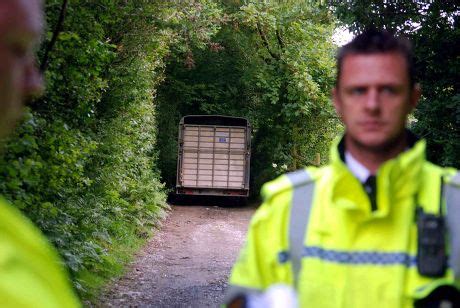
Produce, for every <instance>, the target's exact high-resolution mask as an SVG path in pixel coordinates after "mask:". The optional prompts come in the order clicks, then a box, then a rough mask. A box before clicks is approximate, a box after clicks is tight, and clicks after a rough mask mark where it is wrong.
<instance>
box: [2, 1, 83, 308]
mask: <svg viewBox="0 0 460 308" xmlns="http://www.w3.org/2000/svg"><path fill="white" fill-rule="evenodd" d="M41 5H42V3H41V1H40V0H1V1H0V138H3V137H5V136H7V134H8V133H9V132H10V131H11V129H12V128H13V127H14V125H15V124H16V122H17V120H18V119H19V118H20V116H21V114H22V108H23V102H24V101H25V100H26V99H27V98H28V97H30V96H31V95H36V94H39V93H40V92H41V90H42V78H41V75H40V73H39V71H38V70H37V68H36V65H35V58H34V49H35V47H36V46H37V44H38V42H39V39H40V36H41V34H42V31H43V16H42V8H41ZM78 306H79V302H78V299H77V297H76V295H75V294H74V292H73V290H72V287H71V284H70V281H69V279H68V277H67V273H66V272H65V270H64V269H63V267H62V264H61V262H60V260H59V258H58V255H57V253H56V251H55V250H54V249H53V248H52V247H51V246H50V244H49V243H48V242H47V240H46V239H45V238H44V236H43V235H42V234H41V233H40V231H39V230H38V229H37V228H36V227H35V226H33V225H32V223H30V222H29V221H28V220H27V219H25V218H24V217H23V216H22V215H21V213H20V212H19V211H18V210H17V209H15V208H12V207H11V206H10V205H9V204H7V203H6V202H5V201H4V200H3V199H1V198H0V307H78Z"/></svg>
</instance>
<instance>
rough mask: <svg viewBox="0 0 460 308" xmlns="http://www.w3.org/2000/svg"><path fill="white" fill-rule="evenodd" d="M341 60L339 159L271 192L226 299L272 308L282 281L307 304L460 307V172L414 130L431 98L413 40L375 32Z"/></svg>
mask: <svg viewBox="0 0 460 308" xmlns="http://www.w3.org/2000/svg"><path fill="white" fill-rule="evenodd" d="M337 58H338V59H337V60H338V61H337V62H338V63H337V64H338V73H337V82H336V87H335V88H334V90H333V93H332V96H333V102H334V106H335V109H336V111H337V113H338V114H339V116H340V117H341V119H342V121H343V123H344V125H345V127H346V131H345V134H344V136H343V138H342V139H341V140H338V141H337V142H336V143H335V144H334V145H333V146H332V149H331V157H330V164H329V165H327V166H325V167H322V168H306V169H304V170H300V171H297V172H294V173H290V174H287V175H284V176H281V177H280V178H278V179H276V180H274V181H272V182H269V183H267V184H266V185H265V186H264V187H263V189H262V195H263V197H264V203H263V205H262V206H261V207H260V208H259V209H258V211H257V212H256V214H255V216H254V217H253V219H252V221H251V224H250V229H249V232H248V238H247V242H246V244H245V247H244V248H243V250H242V251H241V253H240V256H239V259H238V260H237V262H236V264H235V266H234V268H233V271H232V274H231V277H230V287H229V290H228V294H227V301H226V303H227V304H228V305H229V306H230V307H242V306H246V307H251V306H253V307H256V306H258V304H259V306H267V305H270V301H263V297H264V295H266V294H268V293H270V292H271V290H272V289H273V288H276V286H277V285H282V286H289V287H292V289H294V290H295V293H296V294H297V303H298V305H299V306H301V307H354V308H359V307H382V308H383V307H414V305H415V306H416V307H441V306H442V307H457V306H458V305H460V298H459V292H458V287H459V282H460V227H459V225H460V224H459V221H460V201H459V200H460V175H459V174H456V172H455V170H454V169H448V168H441V167H439V166H436V165H433V164H431V163H429V162H428V161H426V159H425V141H424V140H418V139H417V137H416V136H414V135H413V134H412V133H411V132H410V131H408V130H407V129H406V128H405V122H406V119H407V116H408V114H409V113H410V112H411V111H412V110H413V108H414V107H415V106H416V104H417V102H418V100H419V97H420V89H419V87H418V85H417V84H416V83H415V81H414V79H413V78H414V77H413V76H414V72H413V70H414V69H413V66H414V64H413V59H412V51H411V46H410V44H409V42H407V41H406V40H404V39H401V38H396V37H394V36H393V35H391V34H389V33H388V32H386V31H376V30H370V31H366V32H364V33H362V34H361V35H359V36H357V37H356V38H355V39H354V40H353V41H352V42H351V43H349V44H347V45H345V46H344V47H342V48H341V50H340V51H339V53H338V57H337ZM277 294H281V293H277ZM261 298H262V300H261ZM291 302H292V301H291ZM260 303H262V304H260Z"/></svg>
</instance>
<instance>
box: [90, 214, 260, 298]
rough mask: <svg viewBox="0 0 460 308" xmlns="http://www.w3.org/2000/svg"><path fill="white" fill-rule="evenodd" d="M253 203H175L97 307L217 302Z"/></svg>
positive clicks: (237, 249) (236, 254)
mask: <svg viewBox="0 0 460 308" xmlns="http://www.w3.org/2000/svg"><path fill="white" fill-rule="evenodd" d="M253 213H254V208H228V207H227V208H221V207H216V206H173V209H172V211H171V213H170V215H169V217H168V218H167V219H166V221H165V223H164V224H163V227H162V229H161V230H160V231H159V232H158V233H157V234H156V235H155V236H154V237H153V239H152V240H151V241H150V242H149V243H148V244H147V245H146V246H145V248H144V249H143V250H142V251H141V252H140V253H139V254H138V256H137V258H136V260H135V261H134V262H133V263H132V264H131V265H130V267H129V269H128V272H127V274H126V275H125V276H124V277H122V278H121V279H119V280H118V281H116V282H114V284H113V285H112V286H111V287H110V289H109V290H108V291H107V292H106V293H105V294H104V295H103V296H102V297H101V298H100V300H99V304H98V305H97V306H100V307H217V306H219V304H221V303H222V299H223V296H224V293H225V289H226V286H227V280H228V275H229V273H230V270H231V267H232V265H233V263H234V261H235V259H236V258H237V256H238V251H239V249H240V247H241V245H242V244H243V241H244V238H245V236H246V232H247V226H248V223H249V220H250V217H251V215H252V214H253Z"/></svg>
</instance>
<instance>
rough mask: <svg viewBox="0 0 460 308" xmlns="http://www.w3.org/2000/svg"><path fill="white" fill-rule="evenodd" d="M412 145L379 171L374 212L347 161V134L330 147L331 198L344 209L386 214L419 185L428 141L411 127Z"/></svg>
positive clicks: (374, 214) (413, 192) (411, 194)
mask: <svg viewBox="0 0 460 308" xmlns="http://www.w3.org/2000/svg"><path fill="white" fill-rule="evenodd" d="M408 134H409V146H410V148H409V149H408V150H406V151H404V152H402V153H401V154H399V155H398V156H397V157H395V158H393V159H391V160H388V161H386V162H385V163H384V164H383V165H382V166H380V168H379V170H378V171H377V175H376V176H377V210H376V211H374V212H372V211H371V205H370V201H369V198H368V196H367V194H366V192H365V191H364V188H363V186H362V184H361V183H360V182H359V180H358V179H357V178H356V177H355V176H354V175H353V174H352V173H351V171H350V170H349V169H348V168H347V166H346V165H345V162H344V153H345V142H344V138H342V139H341V140H337V141H336V142H335V143H334V145H333V147H332V149H331V157H330V161H331V167H332V179H331V185H332V186H331V198H332V201H333V204H335V205H336V206H339V207H341V208H344V209H349V210H353V211H360V212H362V213H363V214H364V215H365V216H366V217H369V218H371V217H386V216H387V215H388V213H389V212H390V210H391V206H392V205H393V204H396V203H397V202H398V201H399V200H401V199H403V198H406V197H409V196H414V195H415V193H416V192H417V191H418V188H419V186H420V176H419V175H420V173H421V169H422V166H423V162H424V161H425V141H424V140H418V139H417V137H415V135H414V134H412V133H411V132H409V131H408Z"/></svg>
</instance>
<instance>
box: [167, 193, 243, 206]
mask: <svg viewBox="0 0 460 308" xmlns="http://www.w3.org/2000/svg"><path fill="white" fill-rule="evenodd" d="M168 203H169V204H172V205H189V206H194V205H199V206H216V205H217V206H220V207H229V208H236V207H245V206H247V205H248V198H246V197H233V196H225V197H224V196H197V195H177V194H174V193H171V194H169V196H168Z"/></svg>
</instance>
